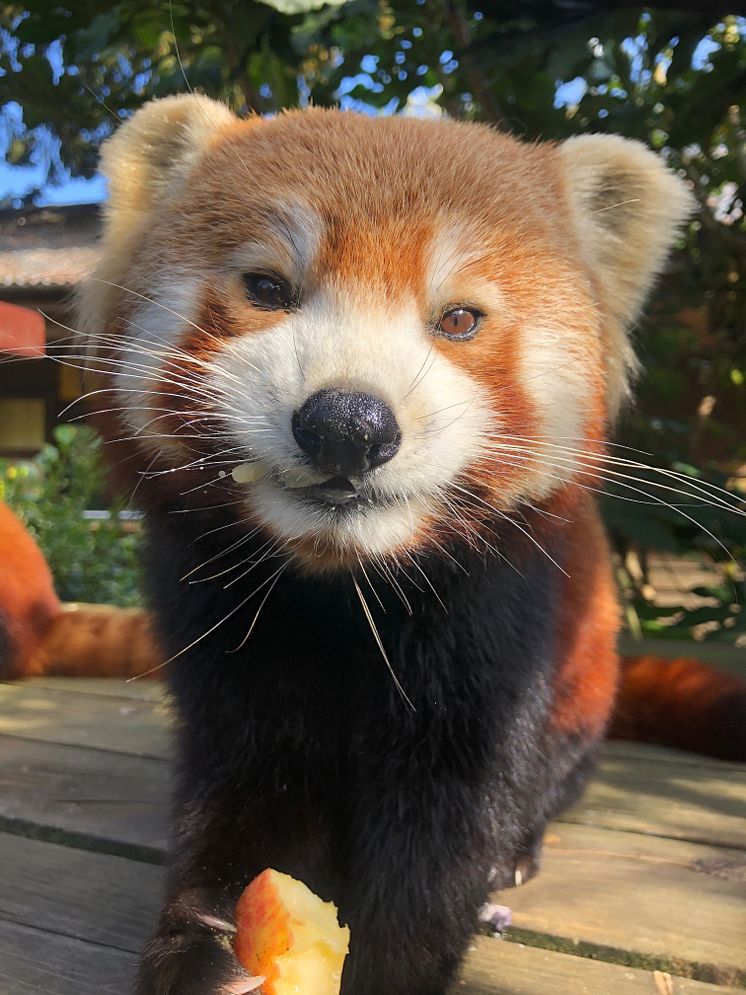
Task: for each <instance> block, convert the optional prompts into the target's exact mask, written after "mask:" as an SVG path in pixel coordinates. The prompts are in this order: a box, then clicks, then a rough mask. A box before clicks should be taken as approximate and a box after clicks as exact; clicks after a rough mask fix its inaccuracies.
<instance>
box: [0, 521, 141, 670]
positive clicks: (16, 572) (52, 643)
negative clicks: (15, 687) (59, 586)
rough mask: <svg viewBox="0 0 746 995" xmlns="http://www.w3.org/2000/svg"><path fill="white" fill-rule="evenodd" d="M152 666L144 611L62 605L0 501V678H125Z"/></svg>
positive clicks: (35, 552) (25, 535)
mask: <svg viewBox="0 0 746 995" xmlns="http://www.w3.org/2000/svg"><path fill="white" fill-rule="evenodd" d="M159 662H160V658H159V653H158V649H157V646H156V642H155V638H154V636H153V635H152V632H151V623H150V617H149V616H148V615H147V613H145V612H141V611H139V610H137V609H126V608H115V607H112V606H109V605H62V604H61V603H60V601H59V599H58V598H57V595H56V594H55V592H54V587H53V585H52V575H51V573H50V571H49V567H48V566H47V564H46V561H45V560H44V556H43V555H42V552H41V550H40V549H39V547H38V546H37V545H36V543H35V542H34V540H33V538H32V537H31V535H30V534H29V532H28V530H27V529H26V527H25V526H24V525H23V523H22V522H21V521H20V519H19V518H17V517H16V515H14V514H13V512H12V511H11V510H10V508H8V507H7V505H5V504H2V503H0V677H1V678H5V679H8V678H11V679H14V678H19V677H34V676H38V675H40V674H66V675H70V676H76V677H80V676H89V677H90V676H96V677H131V676H134V675H136V674H142V673H144V672H145V671H147V670H149V669H151V668H152V667H154V666H157V664H158V663H159Z"/></svg>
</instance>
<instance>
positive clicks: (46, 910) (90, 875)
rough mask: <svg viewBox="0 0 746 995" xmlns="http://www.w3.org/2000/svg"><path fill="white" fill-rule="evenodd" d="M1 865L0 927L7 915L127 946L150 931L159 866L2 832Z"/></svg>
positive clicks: (135, 946) (136, 945)
mask: <svg viewBox="0 0 746 995" xmlns="http://www.w3.org/2000/svg"><path fill="white" fill-rule="evenodd" d="M0 866H1V867H2V868H3V887H2V889H0V930H2V928H3V921H4V922H12V923H15V924H16V925H19V926H28V927H31V928H32V929H36V930H43V931H46V932H49V933H56V934H59V935H61V936H67V937H70V938H71V939H77V940H83V941H85V942H86V943H96V944H98V945H102V946H107V947H113V948H115V949H117V950H124V951H129V952H130V953H137V952H138V951H139V950H141V949H142V946H143V944H144V943H145V940H146V939H147V938H148V936H149V934H150V932H151V931H152V928H153V923H154V921H155V916H156V914H157V912H158V908H159V905H160V901H161V886H162V877H163V871H162V869H161V868H160V867H153V866H152V865H150V864H144V863H140V862H138V861H134V860H126V859H125V858H123V857H114V856H109V855H107V854H100V853H89V852H87V851H85V850H77V849H73V848H71V847H68V846H59V845H57V844H55V843H43V842H41V841H39V840H31V839H24V838H22V837H20V836H12V835H9V834H7V833H0ZM0 991H2V986H1V985H0Z"/></svg>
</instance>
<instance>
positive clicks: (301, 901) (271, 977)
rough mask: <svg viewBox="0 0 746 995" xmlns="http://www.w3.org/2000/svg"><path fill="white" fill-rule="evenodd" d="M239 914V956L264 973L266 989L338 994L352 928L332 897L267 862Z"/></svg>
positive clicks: (270, 994) (284, 993)
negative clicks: (339, 915) (340, 918)
mask: <svg viewBox="0 0 746 995" xmlns="http://www.w3.org/2000/svg"><path fill="white" fill-rule="evenodd" d="M235 919H236V937H235V941H234V949H235V952H236V956H237V958H238V960H239V961H240V963H241V964H242V966H243V967H244V968H245V969H246V970H247V971H249V972H250V973H251V974H253V975H259V976H263V977H264V981H263V983H262V992H263V993H264V995H338V993H339V987H340V983H341V978H342V967H343V964H344V959H345V956H346V954H347V950H348V948H349V939H350V932H349V930H348V929H347V927H346V926H340V925H339V924H338V922H337V910H336V908H335V906H334V905H333V904H332V903H331V902H323V901H322V900H321V899H320V898H319V897H318V896H317V895H314V894H313V892H312V891H310V889H309V888H307V887H306V885H304V884H303V883H302V882H301V881H296V880H295V879H294V878H291V877H290V876H289V875H288V874H282V873H281V872H280V871H275V870H273V869H272V868H267V870H265V871H262V873H261V874H259V875H258V876H257V877H255V878H254V880H253V881H252V882H251V883H250V884H249V885H248V886H247V887H246V888H245V889H244V891H243V893H242V895H241V897H240V898H239V900H238V903H237V905H236V910H235Z"/></svg>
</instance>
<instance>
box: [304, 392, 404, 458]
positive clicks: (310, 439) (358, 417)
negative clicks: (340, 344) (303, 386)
mask: <svg viewBox="0 0 746 995" xmlns="http://www.w3.org/2000/svg"><path fill="white" fill-rule="evenodd" d="M293 435H294V436H295V441H296V442H297V443H298V445H299V446H300V447H301V449H302V450H303V452H305V453H308V455H309V456H310V457H311V458H312V459H313V461H314V463H315V464H316V465H317V466H318V467H319V468H320V469H322V470H323V471H324V472H328V473H330V474H333V475H335V476H336V475H338V476H342V477H351V476H355V475H356V474H360V473H365V471H366V470H373V469H374V468H375V467H377V466H381V464H382V463H386V462H388V460H390V459H391V458H392V456H395V455H396V451H397V450H398V448H399V445H400V443H401V432H400V431H399V426H398V425H397V423H396V418H395V417H394V412H393V411H392V410H391V408H390V407H389V406H388V404H386V403H385V402H384V401H382V400H381V399H380V397H374V396H373V395H372V394H360V393H354V392H350V393H348V392H346V391H343V390H335V389H333V388H326V389H324V390H319V391H317V392H316V393H315V394H312V395H311V396H310V397H309V398H308V400H307V401H306V403H305V404H304V405H303V407H302V408H301V409H300V411H296V412H295V414H294V415H293Z"/></svg>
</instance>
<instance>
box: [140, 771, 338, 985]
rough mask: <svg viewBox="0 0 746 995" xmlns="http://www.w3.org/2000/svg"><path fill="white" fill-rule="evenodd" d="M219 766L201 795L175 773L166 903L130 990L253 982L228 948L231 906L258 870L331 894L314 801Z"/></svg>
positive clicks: (194, 782) (195, 782) (196, 783)
mask: <svg viewBox="0 0 746 995" xmlns="http://www.w3.org/2000/svg"><path fill="white" fill-rule="evenodd" d="M195 766H196V762H195ZM225 773H226V776H225V777H221V776H220V774H219V772H218V770H215V769H213V771H212V777H211V783H210V786H209V790H205V791H204V793H203V792H201V791H200V785H201V784H203V783H204V782H201V780H200V779H199V778H184V784H183V785H182V789H181V791H180V796H181V797H180V799H179V801H178V804H177V810H178V813H179V816H178V818H177V820H176V826H175V832H174V844H173V847H172V852H171V854H170V864H171V866H170V868H169V874H168V883H167V890H166V901H165V904H164V906H163V909H162V911H161V914H160V917H159V920H158V924H157V927H156V931H155V934H154V935H153V937H152V939H151V940H150V942H149V943H148V944H147V946H146V948H145V951H144V953H143V957H142V961H141V966H140V974H139V980H138V987H137V995H244V993H246V992H250V991H253V990H254V989H255V988H257V983H256V980H255V979H253V978H251V977H250V976H249V975H248V974H247V973H246V972H245V971H244V970H243V968H242V967H241V965H240V964H239V962H238V961H237V959H236V957H235V956H234V954H233V939H234V935H235V920H234V911H235V907H236V903H237V902H238V899H239V897H240V896H241V893H242V892H243V890H244V888H245V887H246V886H247V885H248V884H249V883H250V882H251V881H252V880H253V879H254V878H255V877H256V876H257V875H258V874H260V873H261V872H262V871H263V870H265V869H266V868H268V867H272V868H275V869H277V870H280V871H284V872H285V873H287V874H290V875H292V876H293V877H296V878H299V879H300V880H302V881H304V882H305V883H306V884H308V886H309V887H310V888H311V889H312V890H314V891H316V892H317V893H318V894H320V895H322V896H323V897H324V898H326V899H328V898H330V897H332V891H333V881H334V876H333V873H332V872H331V871H330V862H329V853H330V850H331V846H330V838H329V834H328V830H327V823H326V820H324V819H323V818H320V817H319V814H318V805H317V804H315V803H314V801H313V799H311V798H309V797H308V796H307V795H305V794H304V793H300V792H299V791H298V790H297V785H291V784H288V785H287V790H284V789H285V785H284V784H283V785H281V786H279V788H277V789H270V788H268V786H267V785H266V784H264V785H261V784H259V783H258V782H257V780H256V778H250V777H247V776H241V773H242V772H239V771H236V770H235V769H233V770H232V771H231V770H230V769H228V770H227V771H226V772H225Z"/></svg>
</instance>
